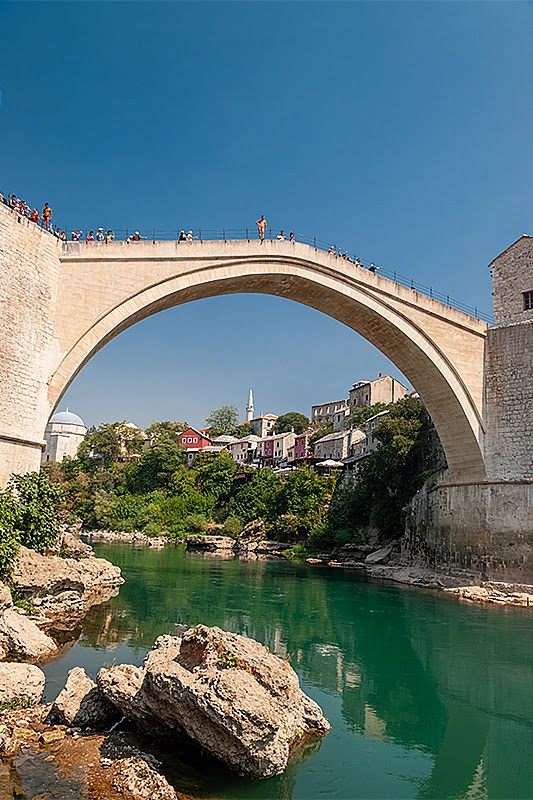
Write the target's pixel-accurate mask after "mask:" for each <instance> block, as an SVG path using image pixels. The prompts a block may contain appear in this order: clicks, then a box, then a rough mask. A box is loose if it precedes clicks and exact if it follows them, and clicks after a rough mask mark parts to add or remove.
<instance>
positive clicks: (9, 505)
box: [0, 489, 20, 580]
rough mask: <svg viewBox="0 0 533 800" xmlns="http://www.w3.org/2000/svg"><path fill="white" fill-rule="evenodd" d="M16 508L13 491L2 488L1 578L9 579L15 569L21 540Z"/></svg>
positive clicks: (0, 523)
mask: <svg viewBox="0 0 533 800" xmlns="http://www.w3.org/2000/svg"><path fill="white" fill-rule="evenodd" d="M15 523H16V509H15V499H14V497H13V493H12V492H11V491H9V489H8V490H7V491H5V492H3V491H1V490H0V580H7V579H8V578H9V576H10V575H11V573H12V571H13V565H14V563H15V559H16V557H17V554H18V551H19V547H20V541H19V537H18V533H17V531H16V530H15Z"/></svg>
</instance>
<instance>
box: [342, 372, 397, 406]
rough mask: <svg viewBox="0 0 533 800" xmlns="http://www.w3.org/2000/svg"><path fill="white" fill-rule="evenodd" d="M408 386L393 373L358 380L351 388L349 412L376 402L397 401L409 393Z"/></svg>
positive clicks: (387, 403) (386, 403)
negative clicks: (368, 379)
mask: <svg viewBox="0 0 533 800" xmlns="http://www.w3.org/2000/svg"><path fill="white" fill-rule="evenodd" d="M407 391H408V390H407V387H406V386H404V385H403V383H400V381H397V380H396V378H393V377H392V375H381V374H380V376H379V378H376V379H375V380H373V381H358V382H357V383H354V385H353V386H352V388H351V389H350V399H349V401H348V404H349V414H351V413H352V412H353V411H355V409H356V408H364V407H365V406H373V405H374V404H375V403H385V405H386V406H388V405H389V403H395V402H396V400H399V399H400V398H401V397H405V395H406V394H407Z"/></svg>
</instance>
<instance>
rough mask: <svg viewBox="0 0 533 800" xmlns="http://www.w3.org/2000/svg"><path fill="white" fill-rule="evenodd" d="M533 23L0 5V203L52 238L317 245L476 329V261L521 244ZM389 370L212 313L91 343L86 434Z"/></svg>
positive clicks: (254, 320)
mask: <svg viewBox="0 0 533 800" xmlns="http://www.w3.org/2000/svg"><path fill="white" fill-rule="evenodd" d="M532 41H533V4H532V3H527V2H516V3H498V2H492V3H481V2H473V3H468V2H461V3H455V2H448V3H439V2H432V3H424V2H416V3H403V2H393V3H388V2H375V3H372V2H361V3H350V2H342V3H336V2H324V3H322V2H312V3H307V2H294V3H291V2H266V3H261V2H247V3H231V2H215V3H208V2H192V3H172V2H164V3H158V2H148V3H144V2H132V3H128V2H106V3H100V2H86V3H81V2H80V3H70V2H59V3H53V2H47V3H31V2H25V3H10V2H3V3H1V4H0V52H1V53H2V65H3V68H2V70H1V73H0V74H1V78H0V81H1V85H0V89H1V92H2V94H1V98H2V105H1V107H0V147H1V153H2V159H1V161H0V191H2V192H15V193H16V194H17V195H19V196H22V197H24V198H25V199H26V200H27V201H28V202H29V203H30V204H31V205H33V204H36V205H39V206H40V207H42V204H43V203H44V201H45V200H46V201H48V202H49V203H50V205H52V206H53V208H54V214H55V217H56V218H57V220H58V222H59V221H60V222H61V224H63V225H65V226H68V229H69V230H71V229H73V228H74V227H82V228H83V229H87V228H88V227H91V228H94V227H99V226H100V225H102V226H104V227H114V228H116V229H119V228H125V227H126V226H128V227H129V228H130V229H131V228H136V227H143V228H147V229H151V228H152V227H155V228H160V229H177V228H188V227H198V226H201V227H203V228H206V229H207V228H213V229H216V228H222V227H227V228H232V227H233V228H244V227H246V226H247V225H248V226H250V227H253V223H254V220H255V219H257V217H258V215H259V214H261V213H265V215H266V216H267V219H268V220H269V222H270V224H271V226H272V227H273V228H281V227H283V228H285V229H286V230H288V229H294V230H296V231H300V232H302V233H306V234H310V235H317V236H318V237H320V238H322V239H325V240H330V241H335V242H337V243H338V244H339V245H341V246H343V247H346V248H349V249H350V250H351V251H356V252H357V253H358V254H359V255H361V256H362V257H364V258H368V259H370V260H373V261H375V262H376V263H380V264H383V265H384V266H387V267H389V268H392V269H395V268H396V269H398V270H399V271H400V272H402V273H404V274H408V275H413V277H414V278H415V280H418V281H420V282H421V283H424V284H432V285H433V286H435V287H437V288H440V289H442V290H444V291H445V292H447V293H448V292H449V293H450V295H452V296H454V297H457V298H458V299H461V300H462V301H463V302H465V303H467V304H469V305H472V306H478V307H479V308H481V309H483V310H487V311H490V307H491V295H490V280H489V271H488V269H487V264H488V263H489V262H490V261H491V260H492V258H494V256H495V255H497V254H498V253H499V252H501V250H503V249H504V248H505V247H506V246H507V245H508V244H510V243H511V242H512V241H514V240H515V239H516V238H517V237H518V236H520V235H521V234H522V233H524V232H527V233H533V224H532V194H531V187H532V185H533V180H532V179H533V174H532V173H533V169H532V160H531V142H532V141H533V135H532V134H533V90H532V87H533V48H532V47H531V42H532ZM385 371H391V372H392V373H393V374H395V375H396V376H398V377H401V375H400V373H398V371H397V370H396V369H395V368H394V366H393V365H391V364H390V363H389V362H388V361H387V360H386V359H385V358H384V357H383V356H382V355H381V354H380V353H379V352H378V351H377V350H375V349H374V348H372V347H371V346H370V345H368V344H367V343H366V342H365V341H364V339H362V338H361V337H359V336H357V335H356V334H355V333H353V331H351V330H349V329H347V328H344V327H343V326H341V325H340V324H339V323H336V322H334V321H332V320H330V319H328V318H327V317H324V316H323V315H321V314H319V313H318V312H315V311H312V310H310V309H307V308H304V307H302V306H297V305H295V304H293V303H290V302H288V301H286V300H282V299H279V298H273V297H272V298H270V297H260V296H256V295H237V296H232V297H221V298H212V299H210V300H205V301H200V302H197V303H193V304H189V305H186V306H182V307H178V308H175V309H172V310H170V311H167V312H163V313H161V314H158V315H156V316H154V317H152V318H150V319H148V320H145V321H144V322H142V323H139V324H138V325H136V326H134V327H133V328H130V329H129V330H128V331H126V332H125V333H123V334H121V335H120V336H119V337H118V338H117V339H115V340H114V341H113V342H111V343H110V344H109V345H107V346H106V347H105V348H104V349H103V350H102V351H101V352H100V353H99V354H98V355H96V356H95V357H94V358H93V360H92V361H91V362H90V363H89V364H88V365H87V366H86V367H85V368H84V370H83V371H82V372H81V373H80V375H79V376H78V377H77V379H76V380H75V382H74V383H73V384H72V386H71V388H70V389H69V391H68V394H67V396H66V397H65V399H64V401H63V403H62V406H64V405H65V404H68V405H69V406H70V407H71V408H72V409H73V410H75V411H76V412H77V413H79V414H80V415H81V416H82V417H83V418H84V419H85V421H86V422H87V423H89V424H91V423H98V422H100V421H102V420H114V419H131V420H133V421H134V422H136V423H137V424H139V425H147V424H149V423H150V421H151V420H152V419H153V418H157V419H162V418H165V419H167V418H170V419H186V420H188V421H189V422H191V423H192V424H195V425H197V426H200V425H201V424H202V423H203V421H204V418H205V416H206V415H207V414H208V413H209V411H210V410H211V409H213V408H216V407H218V406H220V405H223V404H226V403H235V404H236V405H238V406H239V408H240V411H241V414H244V406H245V403H246V398H247V393H248V388H249V386H250V385H252V386H253V388H254V395H255V398H256V411H264V412H269V411H272V412H274V413H282V412H283V411H286V410H291V409H297V410H302V411H304V412H306V413H308V411H309V407H310V405H311V404H312V403H315V402H321V401H326V400H329V399H337V398H340V397H343V396H346V394H347V390H348V389H349V387H350V385H351V383H352V382H353V381H355V380H358V379H361V378H368V377H374V376H376V375H377V374H378V372H385Z"/></svg>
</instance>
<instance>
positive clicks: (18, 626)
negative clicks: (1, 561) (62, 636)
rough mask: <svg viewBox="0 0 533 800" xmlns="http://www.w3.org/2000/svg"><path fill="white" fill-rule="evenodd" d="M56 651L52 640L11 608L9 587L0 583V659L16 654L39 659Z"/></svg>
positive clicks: (33, 623) (32, 622)
mask: <svg viewBox="0 0 533 800" xmlns="http://www.w3.org/2000/svg"><path fill="white" fill-rule="evenodd" d="M56 650H57V645H56V643H55V642H54V640H53V639H51V638H50V637H49V636H47V635H46V634H45V633H43V632H42V631H41V630H40V629H39V628H38V627H37V625H36V624H35V622H34V621H33V620H31V619H29V618H28V617H25V616H24V615H23V614H21V613H19V612H18V611H17V609H16V608H15V607H14V606H13V600H12V598H11V592H10V590H9V587H8V586H6V585H5V584H3V583H0V658H5V657H6V656H7V655H9V654H10V653H16V654H17V655H20V656H22V657H24V658H30V659H33V658H41V657H42V656H47V655H50V653H54V652H55V651H56Z"/></svg>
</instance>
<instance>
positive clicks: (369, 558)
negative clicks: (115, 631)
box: [87, 520, 533, 608]
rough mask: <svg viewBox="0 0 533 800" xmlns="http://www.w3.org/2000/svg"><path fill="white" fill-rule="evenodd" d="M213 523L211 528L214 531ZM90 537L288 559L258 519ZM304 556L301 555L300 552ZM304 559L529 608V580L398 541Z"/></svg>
mask: <svg viewBox="0 0 533 800" xmlns="http://www.w3.org/2000/svg"><path fill="white" fill-rule="evenodd" d="M219 527H220V526H217V527H215V528H214V530H216V531H217V528H219ZM87 535H90V536H91V537H92V538H94V539H95V540H101V541H109V542H111V541H122V542H132V543H134V544H138V545H148V546H150V547H163V546H164V545H165V544H166V543H176V544H185V545H186V547H187V549H190V550H202V551H204V552H207V553H214V554H216V555H218V556H220V557H223V558H233V557H236V556H239V557H254V558H293V557H294V551H293V549H292V545H291V544H290V543H287V542H280V541H275V540H269V539H267V538H266V530H265V526H264V523H263V522H262V521H261V520H254V521H253V522H250V523H249V524H248V525H246V526H245V528H244V529H243V531H242V533H241V534H239V536H238V537H237V538H236V539H234V538H232V537H229V536H224V535H222V534H220V533H218V531H217V532H213V533H209V532H208V533H206V534H190V535H189V536H187V537H186V538H185V539H166V538H165V539H163V538H161V537H155V538H151V537H149V536H146V535H145V534H143V533H138V532H137V533H126V532H118V533H117V532H114V531H98V532H97V533H90V534H87ZM299 557H300V558H304V557H305V555H303V556H302V555H299ZM305 560H306V562H307V563H308V564H312V565H317V566H327V567H336V568H339V569H348V570H354V571H357V572H360V573H361V574H362V575H364V576H365V578H367V579H370V580H376V581H391V582H394V583H399V584H404V585H407V586H418V587H421V588H426V589H438V590H440V591H445V592H447V593H448V594H449V595H451V596H456V597H457V598H458V599H460V600H462V601H466V602H476V603H495V604H498V605H513V606H523V607H526V608H533V586H532V585H529V584H516V583H503V582H494V581H483V582H481V581H480V576H479V574H477V573H474V572H472V573H468V572H466V571H464V570H462V571H457V572H456V573H442V572H438V571H435V570H431V569H428V568H426V567H423V566H419V565H416V564H412V563H409V562H408V561H407V560H405V559H403V558H402V556H401V553H400V547H399V543H398V542H396V541H395V542H389V543H386V544H383V545H381V546H376V544H347V545H344V546H343V547H341V548H337V549H336V550H334V551H332V552H330V553H320V554H318V555H317V556H312V557H307V558H305Z"/></svg>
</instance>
